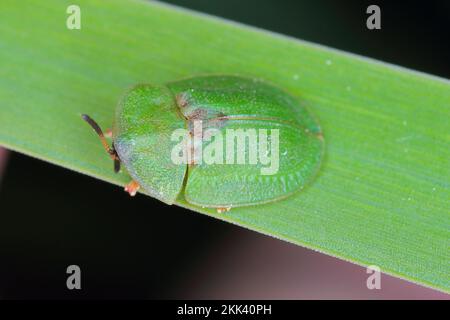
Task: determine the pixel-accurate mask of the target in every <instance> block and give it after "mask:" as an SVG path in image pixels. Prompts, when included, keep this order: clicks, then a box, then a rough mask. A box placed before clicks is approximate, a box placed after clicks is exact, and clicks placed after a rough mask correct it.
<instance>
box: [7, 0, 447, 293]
mask: <svg viewBox="0 0 450 320" xmlns="http://www.w3.org/2000/svg"><path fill="white" fill-rule="evenodd" d="M75 2H76V1H75ZM165 2H167V3H171V4H175V5H179V6H183V7H186V8H191V9H194V10H197V11H201V12H205V13H210V14H213V15H217V16H221V17H224V18H227V19H231V20H234V21H238V22H242V23H245V24H249V25H253V26H256V27H260V28H264V29H268V30H271V31H274V32H278V33H282V34H285V35H289V36H293V37H296V38H300V39H304V40H308V41H312V42H316V43H319V44H323V45H327V46H330V47H334V48H337V49H342V50H345V51H349V52H353V53H357V54H361V55H364V56H368V57H372V58H375V59H379V60H383V61H385V62H390V63H394V64H398V65H401V66H404V67H408V68H412V69H415V70H419V71H424V72H427V73H431V74H434V75H438V76H442V77H445V78H450V63H449V61H450V60H449V57H450V44H449V41H448V39H449V36H450V33H449V31H450V27H449V26H450V3H449V2H448V1H422V2H414V1H395V2H394V1H371V2H368V1H356V0H355V1H345V2H344V1H336V0H335V1H331V0H328V1H327V0H314V1H313V0H308V1H306V0H303V1H301V0H296V1H294V0H292V1H289V0H246V1H242V0H241V1H238V0H226V1H223V0H189V1H187V0H184V1H183V0H167V1H165ZM370 4H377V5H379V6H380V8H381V26H382V29H381V30H374V31H371V30H368V29H367V28H366V19H367V17H368V15H367V14H366V8H367V7H368V6H369V5H370ZM324 90H325V89H324ZM37 181H39V183H37ZM62 208H63V210H62ZM0 213H1V214H0V298H3V299H13V298H37V299H45V298H57V299H61V298H62V299H84V298H124V299H131V298H141V299H145V298H157V299H164V298H190V299H196V298H206V299H208V298H210V299H243V298H246V299H281V298H282V299H321V298H322V299H324V298H327V299H329V298H337V299H395V298H396V299H448V298H449V296H448V295H446V294H444V293H441V292H438V291H435V290H432V289H428V288H425V287H422V286H418V285H415V284H412V283H409V282H406V281H404V280H400V279H396V278H393V277H390V276H388V275H383V276H382V280H381V290H368V289H367V287H366V279H367V277H368V274H367V273H366V269H365V268H363V267H360V266H356V265H353V264H350V263H347V262H345V261H341V260H338V259H335V258H332V257H329V256H326V255H323V254H320V253H316V252H313V251H311V250H308V249H304V248H300V247H297V246H294V245H291V244H288V243H285V242H282V241H279V240H276V239H272V238H270V237H267V236H264V235H261V234H258V233H256V232H252V231H248V230H245V229H242V228H240V227H237V226H234V225H230V224H227V223H225V222H221V221H218V220H215V219H212V218H209V217H206V216H203V215H201V214H198V213H193V212H190V211H187V210H184V209H182V208H178V207H174V206H170V207H169V206H165V205H163V204H162V203H160V202H158V201H157V200H154V199H151V198H149V197H145V196H142V195H138V196H137V197H135V198H134V199H130V198H129V197H128V195H127V194H126V193H125V192H123V191H122V190H121V189H119V188H117V187H115V186H112V185H109V184H107V183H104V182H100V181H98V180H95V179H92V178H89V177H87V176H83V175H80V174H78V173H74V172H70V171H67V170H66V169H62V168H59V167H56V166H53V165H50V164H48V163H45V162H42V161H39V160H36V159H32V158H29V157H26V156H23V155H20V154H17V153H10V152H7V151H6V150H4V149H1V148H0ZM71 264H76V265H79V266H80V268H81V272H82V290H72V291H69V290H67V288H66V279H67V276H68V275H67V274H66V268H67V266H69V265H71Z"/></svg>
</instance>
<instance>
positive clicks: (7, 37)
mask: <svg viewBox="0 0 450 320" xmlns="http://www.w3.org/2000/svg"><path fill="white" fill-rule="evenodd" d="M70 4H72V1H61V0H54V1H15V0H14V1H13V0H3V1H1V3H0V144H1V145H4V146H6V147H7V148H10V149H13V150H17V151H19V152H23V153H25V154H28V155H31V156H34V157H37V158H40V159H43V160H46V161H49V162H52V163H55V164H58V165H61V166H64V167H67V168H70V169H72V170H76V171H79V172H82V173H85V174H88V175H91V176H94V177H97V178H99V179H102V180H105V181H109V182H112V183H115V184H118V185H123V184H124V183H126V182H128V180H129V178H128V176H127V175H126V174H123V173H122V174H119V175H115V174H114V173H113V170H112V163H111V160H110V159H109V157H108V156H107V155H106V154H105V153H104V151H103V149H102V147H101V145H100V143H99V141H98V140H97V139H96V138H95V136H94V135H93V132H92V130H90V129H89V128H88V127H87V125H86V123H84V122H83V121H82V120H81V119H80V114H81V113H87V114H89V115H91V116H92V117H93V118H94V119H96V120H97V121H98V122H99V123H100V125H101V126H102V127H108V126H110V125H111V123H112V120H113V115H114V109H115V106H116V103H117V101H118V99H119V98H120V96H121V95H122V94H123V92H124V91H125V90H126V89H127V88H128V87H130V86H132V85H134V84H136V83H142V82H150V83H161V84H162V83H165V82H168V81H172V80H176V79H179V78H182V77H187V76H193V75H197V74H205V73H219V74H220V73H227V74H230V73H231V74H240V75H244V76H250V77H259V78H263V79H267V80H269V81H270V82H273V83H275V84H276V85H278V86H280V87H282V88H285V89H286V90H288V91H289V92H291V93H292V94H293V95H295V96H297V97H298V98H299V99H301V100H302V101H303V102H304V104H305V105H307V106H308V107H309V108H310V110H312V112H313V113H314V114H315V115H316V116H317V118H318V119H319V122H320V124H321V126H322V128H323V132H324V137H325V142H326V152H325V159H324V161H323V163H322V167H321V170H320V172H319V174H318V176H317V178H316V179H315V181H314V182H313V183H312V184H311V185H310V186H309V187H308V188H306V189H305V190H304V191H302V192H300V193H297V194H296V195H295V196H293V197H290V198H289V199H286V200H283V201H279V202H276V203H272V204H267V205H261V206H255V207H246V208H236V209H233V210H232V211H231V212H229V213H227V214H217V213H215V212H213V211H210V210H204V209H199V208H193V207H191V206H190V205H189V204H187V203H186V202H183V201H182V200H180V201H179V204H180V205H182V206H184V207H187V208H190V209H193V210H195V211H199V212H203V213H206V214H209V215H211V216H214V217H217V218H219V219H223V220H226V221H229V222H232V223H236V224H238V225H241V226H244V227H247V228H249V229H252V230H256V231H259V232H262V233H265V234H268V235H271V236H274V237H277V238H280V239H284V240H287V241H290V242H293V243H296V244H299V245H302V246H306V247H308V248H312V249H314V250H319V251H322V252H324V253H327V254H330V255H333V256H336V257H339V258H342V259H346V260H349V261H352V262H355V263H359V264H362V265H377V266H379V267H380V268H381V270H382V271H383V272H387V273H390V274H393V275H396V276H399V277H402V278H405V279H409V280H411V281H415V282H418V283H421V284H424V285H428V286H431V287H434V288H438V289H441V290H443V291H447V292H449V291H450V263H449V262H450V250H449V248H450V213H449V208H450V130H449V129H450V128H449V119H450V82H448V81H447V80H443V79H439V78H436V77H432V76H428V75H425V74H420V73H417V72H413V71H409V70H406V69H403V68H399V67H394V66H391V65H386V64H383V63H380V62H376V61H372V60H370V59H364V58H360V57H357V56H354V55H351V54H347V53H343V52H339V51H336V50H331V49H328V48H324V47H321V46H317V45H313V44H310V43H306V42H302V41H298V40H295V39H290V38H287V37H283V36H279V35H275V34H272V33H269V32H265V31H262V30H257V29H254V28H249V27H245V26H242V25H238V24H234V23H230V22H227V21H224V20H221V19H217V18H212V17H209V16H205V15H200V14H196V13H193V12H190V11H186V10H180V9H177V8H174V7H171V6H166V5H161V4H159V3H152V2H150V3H149V2H143V1H135V0H123V1H118V0H113V1H111V0H109V1H101V0H95V1H93V0H89V1H87V0H77V4H78V5H79V6H80V7H81V19H82V22H81V30H69V29H67V28H66V18H67V16H68V15H67V14H66V8H67V6H68V5H70ZM117 192H122V191H121V190H119V189H118V190H117ZM130 201H131V200H130Z"/></svg>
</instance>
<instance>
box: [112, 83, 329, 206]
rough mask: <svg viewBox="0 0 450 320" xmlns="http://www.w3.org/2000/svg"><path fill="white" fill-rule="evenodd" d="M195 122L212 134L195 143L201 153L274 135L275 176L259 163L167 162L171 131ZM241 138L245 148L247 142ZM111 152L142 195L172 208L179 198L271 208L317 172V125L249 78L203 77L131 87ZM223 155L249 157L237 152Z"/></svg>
mask: <svg viewBox="0 0 450 320" xmlns="http://www.w3.org/2000/svg"><path fill="white" fill-rule="evenodd" d="M199 120H201V123H202V129H203V130H206V129H214V130H215V131H214V132H215V134H216V135H215V136H213V137H211V136H210V137H204V136H202V137H200V138H201V140H200V144H205V147H206V149H207V146H206V144H207V143H211V141H212V140H214V139H215V138H216V137H217V136H218V135H220V134H223V135H226V134H227V133H229V132H231V131H233V130H230V129H234V132H241V133H242V132H244V133H249V132H250V133H255V132H256V133H257V132H263V133H264V132H266V133H267V132H271V130H272V131H274V129H277V130H276V131H277V132H278V136H276V138H277V143H278V146H277V149H276V152H278V154H279V156H278V158H277V161H278V163H277V167H276V169H277V170H276V171H274V172H273V173H271V174H262V172H264V171H263V170H264V168H265V169H266V171H268V169H267V165H266V166H264V164H263V163H233V162H232V161H228V162H226V163H211V162H209V163H205V162H203V163H190V164H181V165H180V164H176V163H174V161H173V159H172V157H171V155H172V153H173V147H174V141H173V132H174V131H175V130H178V129H185V130H187V131H189V132H192V130H193V127H194V122H195V121H199ZM246 130H247V131H246ZM260 137H261V136H260ZM262 137H264V136H262ZM246 138H248V139H247V140H246V141H247V142H248V145H250V146H251V139H250V138H251V137H250V135H247V136H246ZM224 141H225V140H224ZM227 141H228V140H227ZM253 142H254V141H253ZM271 143H273V141H272V142H271ZM253 144H254V143H253ZM113 145H114V149H115V151H116V152H117V155H118V157H119V159H120V161H121V162H122V163H123V164H124V166H125V167H126V169H127V171H128V173H129V174H130V175H131V176H132V178H133V179H134V180H135V181H136V182H137V183H138V184H139V185H140V186H141V187H142V188H143V189H144V190H145V192H146V193H148V194H149V195H151V196H153V197H155V198H157V199H159V200H161V201H163V202H165V203H167V204H173V203H174V202H175V200H176V199H177V197H179V196H180V194H182V195H184V198H185V200H186V201H187V202H189V203H192V204H194V205H198V206H202V207H215V208H229V207H239V206H246V205H256V204H261V203H267V202H271V201H276V200H278V199H282V198H285V197H287V196H289V195H291V194H292V193H294V192H296V191H298V190H300V189H302V188H303V187H304V186H305V185H306V184H307V183H308V182H309V181H310V180H311V179H312V178H313V176H314V175H315V173H316V172H317V170H318V167H319V165H320V162H321V158H322V153H323V147H324V142H323V137H322V132H321V129H320V127H319V125H318V123H317V122H316V120H315V119H314V118H313V117H312V116H311V114H310V113H309V112H308V111H307V110H306V109H305V107H304V106H302V105H301V103H300V102H299V101H298V100H297V99H296V98H294V97H293V96H291V95H290V94H288V93H287V92H285V91H283V90H281V89H279V88H277V87H275V86H273V85H270V84H268V83H266V82H264V81H261V80H256V79H251V78H244V77H239V76H202V77H193V78H189V79H184V80H180V81H176V82H171V83H168V84H167V85H164V86H155V85H138V86H135V87H134V88H132V89H131V90H130V91H129V92H128V93H126V94H125V96H124V97H123V98H122V100H121V101H120V103H119V105H118V107H117V110H116V115H115V122H114V126H113ZM217 146H219V148H221V145H220V144H218V145H217V144H216V145H215V147H216V151H217ZM197 147H198V146H197ZM223 150H224V152H225V151H230V150H231V151H234V152H235V153H236V154H237V155H240V156H242V157H243V158H248V157H252V155H251V154H250V152H249V151H248V150H247V149H245V148H242V145H241V146H240V147H239V145H237V144H236V145H235V146H234V149H230V150H225V146H223ZM259 151H260V152H261V150H259ZM194 152H195V151H194ZM268 152H269V151H268V150H266V154H267V153H268ZM271 152H272V153H273V152H274V150H271ZM260 156H261V157H262V156H264V154H260ZM219 160H220V159H219ZM227 160H228V158H227Z"/></svg>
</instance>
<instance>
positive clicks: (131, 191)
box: [125, 180, 141, 197]
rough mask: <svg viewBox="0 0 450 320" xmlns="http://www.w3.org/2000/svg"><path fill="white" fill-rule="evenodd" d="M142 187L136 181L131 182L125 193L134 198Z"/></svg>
mask: <svg viewBox="0 0 450 320" xmlns="http://www.w3.org/2000/svg"><path fill="white" fill-rule="evenodd" d="M140 187H141V186H140V185H139V183H137V182H136V181H134V180H131V182H130V183H128V184H127V185H126V186H125V191H126V192H128V193H129V194H130V196H132V197H134V196H135V195H136V192H137V191H138V190H139V188H140Z"/></svg>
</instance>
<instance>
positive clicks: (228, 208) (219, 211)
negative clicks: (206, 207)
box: [216, 207, 231, 213]
mask: <svg viewBox="0 0 450 320" xmlns="http://www.w3.org/2000/svg"><path fill="white" fill-rule="evenodd" d="M216 210H217V213H225V212H228V211H230V210H231V207H223V208H216Z"/></svg>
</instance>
